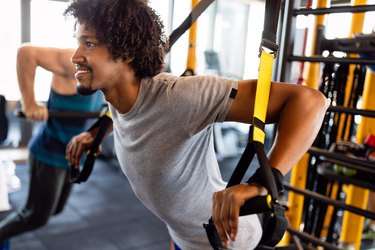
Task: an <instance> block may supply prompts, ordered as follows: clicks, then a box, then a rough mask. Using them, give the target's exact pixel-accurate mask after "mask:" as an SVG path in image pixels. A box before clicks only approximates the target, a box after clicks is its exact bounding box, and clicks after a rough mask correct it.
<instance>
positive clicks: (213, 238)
mask: <svg viewBox="0 0 375 250" xmlns="http://www.w3.org/2000/svg"><path fill="white" fill-rule="evenodd" d="M280 2H281V1H275V0H266V6H265V19H264V24H265V25H264V31H263V34H262V43H261V45H260V66H259V76H258V83H257V88H256V96H255V104H254V114H253V119H252V123H253V124H252V125H251V126H250V133H249V141H248V144H247V146H246V148H245V150H244V152H243V154H242V156H241V158H240V160H239V162H238V164H237V166H236V168H235V170H234V172H233V174H232V176H231V177H230V179H229V181H228V184H227V188H229V187H231V186H234V185H237V184H239V183H241V181H242V179H243V176H244V175H245V173H246V171H247V169H248V167H249V165H250V164H251V162H252V160H253V158H254V156H255V154H256V155H257V158H258V161H259V165H260V167H259V168H258V169H257V170H256V171H255V173H254V175H253V176H251V177H250V179H249V180H248V181H247V182H248V183H258V184H260V185H262V186H264V187H265V188H266V189H267V191H268V195H266V196H256V197H254V198H252V199H250V200H248V201H247V202H246V203H245V204H244V205H243V206H242V207H241V209H240V216H242V215H248V214H256V213H262V214H263V219H262V227H263V235H262V238H261V240H260V242H259V244H258V246H257V247H256V249H258V250H265V249H274V247H275V246H276V245H277V244H278V242H279V241H280V240H281V239H282V237H283V236H284V233H285V231H286V229H287V226H288V222H287V219H286V217H285V209H284V207H282V206H281V205H280V204H279V202H278V194H279V192H281V191H282V190H283V176H282V174H281V172H280V171H278V170H277V169H275V168H272V167H271V165H270V163H269V160H268V158H267V155H266V152H265V149H264V141H265V137H266V133H265V121H266V114H267V108H268V99H269V93H270V88H271V77H272V66H273V62H274V60H275V57H276V55H277V51H278V45H277V44H276V31H277V23H278V16H279V10H280ZM203 226H204V228H205V229H206V234H207V237H208V239H209V241H210V244H211V246H212V247H213V249H215V250H220V249H225V248H223V246H222V244H221V241H220V237H219V235H218V233H217V230H216V228H215V225H214V224H213V221H212V218H211V219H210V220H209V221H208V224H204V225H203Z"/></svg>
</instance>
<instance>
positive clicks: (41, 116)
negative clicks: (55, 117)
mask: <svg viewBox="0 0 375 250" xmlns="http://www.w3.org/2000/svg"><path fill="white" fill-rule="evenodd" d="M23 110H24V113H25V116H26V119H27V120H30V121H47V119H48V109H47V107H46V105H45V104H43V103H34V104H29V105H24V107H23Z"/></svg>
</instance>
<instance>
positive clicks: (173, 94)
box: [168, 76, 237, 134]
mask: <svg viewBox="0 0 375 250" xmlns="http://www.w3.org/2000/svg"><path fill="white" fill-rule="evenodd" d="M236 92H237V81H235V80H232V79H227V78H219V77H215V76H192V77H181V78H178V79H177V80H176V81H175V82H174V84H172V85H170V88H169V91H168V104H169V106H170V108H171V111H172V113H173V116H174V118H175V119H177V120H179V121H180V122H181V123H180V124H181V125H182V126H183V127H184V128H185V130H186V132H187V133H189V134H195V133H197V132H199V131H201V130H202V129H204V128H205V127H207V126H208V125H211V124H212V123H214V122H223V121H224V120H225V118H226V116H227V114H228V111H229V108H230V106H231V104H232V102H233V99H234V97H235V93H236Z"/></svg>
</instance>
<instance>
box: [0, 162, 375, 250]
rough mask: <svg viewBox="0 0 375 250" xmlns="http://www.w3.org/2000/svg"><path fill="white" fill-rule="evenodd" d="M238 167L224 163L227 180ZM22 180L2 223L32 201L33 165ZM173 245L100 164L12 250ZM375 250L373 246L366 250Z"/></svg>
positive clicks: (163, 248)
mask: <svg viewBox="0 0 375 250" xmlns="http://www.w3.org/2000/svg"><path fill="white" fill-rule="evenodd" d="M237 161H238V159H237V158H234V159H232V158H229V159H228V158H227V159H225V160H223V161H221V162H220V166H221V169H222V174H223V178H224V179H228V178H229V175H230V173H231V171H232V170H233V167H234V166H235V164H236V163H237ZM250 173H251V171H250ZM248 174H249V173H248ZM16 175H17V176H18V177H19V178H20V179H21V183H22V185H21V189H20V190H18V191H16V192H13V193H11V194H10V196H9V199H10V203H11V206H12V209H11V210H10V211H7V212H0V219H2V218H4V217H5V216H6V215H7V214H8V213H10V212H11V211H12V210H13V209H17V208H21V207H22V206H23V204H24V202H25V200H26V195H27V188H28V167H27V165H26V164H24V163H23V164H17V167H16ZM169 242H170V238H169V236H168V233H167V230H166V228H165V227H164V225H163V224H162V223H161V222H160V221H159V220H158V219H157V218H155V217H154V216H153V215H152V214H151V213H150V212H149V211H148V210H147V209H146V208H145V207H144V206H143V205H142V204H141V203H140V202H139V201H138V200H137V198H136V197H135V196H134V194H133V192H132V190H131V188H130V186H129V183H128V181H127V179H126V177H125V176H124V175H123V173H122V172H121V170H120V169H119V167H118V165H117V163H116V162H115V161H113V160H105V159H97V162H96V165H95V168H94V171H93V173H92V175H91V176H90V178H89V180H88V181H87V182H85V183H82V184H77V185H76V186H75V187H74V190H73V193H72V195H71V197H70V200H69V201H68V204H67V206H66V207H65V210H64V211H63V212H62V214H60V215H58V216H55V217H53V218H52V219H51V220H50V222H49V223H48V225H46V226H44V227H42V228H40V229H37V230H35V231H32V232H29V233H25V234H23V235H20V236H17V237H13V238H12V239H11V250H86V249H87V250H120V249H121V250H128V249H129V250H130V249H132V250H138V249H139V250H140V249H142V250H167V249H169ZM374 247H375V244H374V242H372V241H367V242H364V244H363V247H362V248H361V250H365V249H375V248H374Z"/></svg>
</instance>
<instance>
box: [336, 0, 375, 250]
mask: <svg viewBox="0 0 375 250" xmlns="http://www.w3.org/2000/svg"><path fill="white" fill-rule="evenodd" d="M366 3H367V1H366V0H354V1H352V5H365V4H366ZM364 17H365V14H364V13H353V14H352V24H351V32H350V35H351V36H353V35H354V34H356V33H361V32H362V27H363V22H364ZM350 56H351V57H354V56H355V55H350ZM354 67H355V66H354V65H352V66H351V67H350V75H349V77H348V82H347V89H346V93H347V94H346V100H345V103H346V104H347V103H348V98H349V94H350V90H351V85H352V82H353V69H354ZM366 77H367V79H366V83H365V85H366V87H365V89H364V96H363V107H362V108H372V109H374V108H375V102H374V101H373V102H372V103H370V99H371V98H369V95H370V93H371V88H372V91H374V87H375V86H374V84H372V85H373V86H370V85H371V79H370V78H371V77H370V76H369V74H367V76H366ZM372 93H374V92H372ZM371 105H372V106H371ZM370 106H371V107H370ZM366 120H367V119H366V118H362V121H361V123H360V125H359V127H358V129H357V142H358V143H362V142H363V138H364V136H365V134H366V133H367V129H365V127H366V126H370V125H367V124H369V122H366V123H367V124H366V125H364V124H363V123H364V121H366ZM372 126H374V123H373V122H372ZM343 132H344V133H347V132H348V131H343ZM346 195H347V198H346V203H347V204H350V205H353V206H356V207H359V208H362V209H366V207H367V201H368V197H369V191H368V190H366V189H363V188H360V187H356V186H353V185H349V186H348V188H347V191H346ZM363 223H364V217H363V216H359V215H356V214H353V213H349V212H347V211H345V212H344V217H343V222H342V233H341V238H340V240H341V241H342V242H344V243H349V244H354V245H355V249H356V250H360V246H361V237H362V229H363Z"/></svg>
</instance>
